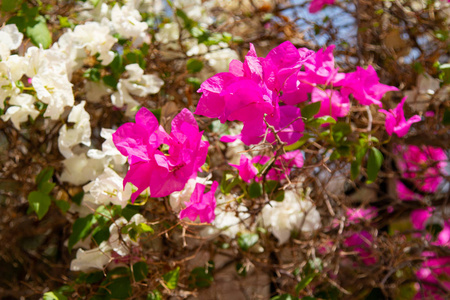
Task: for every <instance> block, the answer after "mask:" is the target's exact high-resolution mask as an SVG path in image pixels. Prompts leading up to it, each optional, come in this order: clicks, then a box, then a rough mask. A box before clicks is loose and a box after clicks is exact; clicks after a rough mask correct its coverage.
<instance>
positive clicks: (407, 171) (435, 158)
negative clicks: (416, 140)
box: [394, 145, 448, 200]
mask: <svg viewBox="0 0 450 300" xmlns="http://www.w3.org/2000/svg"><path fill="white" fill-rule="evenodd" d="M394 153H395V154H397V155H398V156H399V159H398V160H397V165H398V168H399V170H400V173H401V175H402V177H403V178H405V179H406V180H407V181H409V182H411V183H412V185H413V187H414V189H418V190H419V191H421V192H425V193H434V192H436V191H437V189H438V187H439V185H440V184H441V183H442V182H443V181H444V176H445V175H446V170H445V168H446V166H447V160H448V158H447V155H446V154H445V151H444V150H443V149H441V148H435V147H432V146H422V147H419V146H414V145H408V146H401V145H397V146H396V147H395V149H394ZM397 192H398V194H399V197H400V199H402V200H419V199H421V198H422V197H421V196H420V195H419V194H415V193H414V191H411V189H409V188H408V187H407V186H405V184H403V183H402V182H401V181H398V183H397Z"/></svg>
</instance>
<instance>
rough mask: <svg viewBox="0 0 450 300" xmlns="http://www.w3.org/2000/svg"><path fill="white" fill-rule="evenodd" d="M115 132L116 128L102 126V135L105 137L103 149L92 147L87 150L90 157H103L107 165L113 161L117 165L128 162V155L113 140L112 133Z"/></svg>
mask: <svg viewBox="0 0 450 300" xmlns="http://www.w3.org/2000/svg"><path fill="white" fill-rule="evenodd" d="M114 132H116V131H115V130H114V129H107V128H102V130H101V131H100V136H101V137H102V138H104V139H105V141H104V142H103V144H102V150H98V149H90V150H89V151H88V152H87V155H88V156H89V157H90V158H95V159H103V160H104V161H105V164H106V165H108V164H109V163H110V162H111V161H112V162H113V163H114V165H115V166H116V167H118V166H122V165H124V164H125V163H126V162H127V157H126V156H124V155H122V153H120V152H119V150H117V148H116V146H115V145H114V142H113V140H112V135H113V133H114Z"/></svg>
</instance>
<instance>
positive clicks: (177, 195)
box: [169, 178, 197, 212]
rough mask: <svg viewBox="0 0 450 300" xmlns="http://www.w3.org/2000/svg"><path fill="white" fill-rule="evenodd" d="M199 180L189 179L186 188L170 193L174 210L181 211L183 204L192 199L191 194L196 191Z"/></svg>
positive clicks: (171, 205)
mask: <svg viewBox="0 0 450 300" xmlns="http://www.w3.org/2000/svg"><path fill="white" fill-rule="evenodd" d="M196 183H197V181H196V180H195V179H193V178H191V179H189V180H188V182H187V183H186V185H185V186H184V189H182V190H181V191H179V192H173V193H172V194H170V198H169V199H170V207H172V209H173V211H175V212H179V211H180V210H181V209H182V206H183V205H184V203H185V202H189V200H190V199H191V195H192V193H193V192H194V189H195V185H196Z"/></svg>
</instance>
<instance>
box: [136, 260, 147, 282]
mask: <svg viewBox="0 0 450 300" xmlns="http://www.w3.org/2000/svg"><path fill="white" fill-rule="evenodd" d="M147 275H148V266H147V263H146V262H144V261H140V262H137V263H135V264H134V265H133V276H134V280H135V281H136V282H139V281H141V280H144V279H145V278H147Z"/></svg>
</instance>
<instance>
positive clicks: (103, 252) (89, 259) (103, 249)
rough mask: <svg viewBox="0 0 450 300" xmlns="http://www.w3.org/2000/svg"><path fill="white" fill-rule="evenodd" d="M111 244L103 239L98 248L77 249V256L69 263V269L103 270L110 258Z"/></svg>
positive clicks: (84, 270)
mask: <svg viewBox="0 0 450 300" xmlns="http://www.w3.org/2000/svg"><path fill="white" fill-rule="evenodd" d="M111 250H112V248H111V246H110V245H109V243H108V242H106V241H104V242H102V243H101V244H100V246H99V247H98V248H94V249H91V250H83V249H81V248H80V249H78V251H77V256H76V258H75V259H74V260H72V261H71V263H70V270H71V271H82V272H87V271H92V270H103V268H104V267H105V266H106V265H107V264H108V263H109V261H110V260H111Z"/></svg>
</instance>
